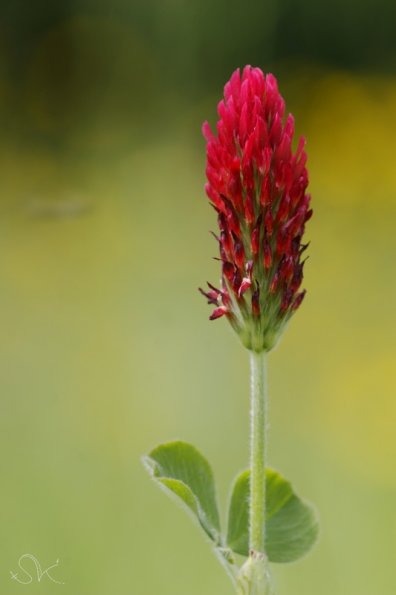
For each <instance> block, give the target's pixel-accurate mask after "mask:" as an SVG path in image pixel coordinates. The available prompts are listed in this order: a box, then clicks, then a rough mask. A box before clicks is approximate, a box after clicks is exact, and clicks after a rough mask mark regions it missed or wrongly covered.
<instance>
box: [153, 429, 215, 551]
mask: <svg viewBox="0 0 396 595" xmlns="http://www.w3.org/2000/svg"><path fill="white" fill-rule="evenodd" d="M143 462H144V464H145V466H146V468H147V469H148V471H149V472H150V474H151V476H152V477H153V478H154V479H155V481H156V482H158V484H159V485H160V486H161V487H163V488H165V490H166V491H167V492H168V493H170V494H174V495H176V496H177V497H178V498H179V499H180V500H181V501H182V503H183V504H184V505H185V506H187V508H188V510H189V511H191V512H192V513H193V515H195V517H196V518H197V520H198V521H199V523H200V524H201V526H202V527H203V529H204V530H205V531H206V533H207V534H208V535H209V537H210V538H211V539H213V541H215V542H216V543H217V542H218V541H219V534H220V521H219V513H218V509H217V503H216V494H215V486H214V479H213V472H212V469H211V467H210V465H209V463H208V461H207V460H206V459H205V457H203V456H202V455H201V453H200V452H198V450H197V449H196V448H195V447H194V446H192V445H191V444H188V443H187V442H181V441H176V442H167V443H166V444H161V445H160V446H158V447H157V448H155V449H154V450H152V451H151V452H150V453H149V455H148V456H147V457H144V459H143Z"/></svg>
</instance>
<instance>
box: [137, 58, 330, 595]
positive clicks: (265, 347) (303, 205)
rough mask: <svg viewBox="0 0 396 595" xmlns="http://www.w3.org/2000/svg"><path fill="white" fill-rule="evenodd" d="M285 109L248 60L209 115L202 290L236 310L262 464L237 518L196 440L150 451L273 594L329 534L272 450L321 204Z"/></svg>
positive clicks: (157, 468)
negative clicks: (212, 252)
mask: <svg viewBox="0 0 396 595" xmlns="http://www.w3.org/2000/svg"><path fill="white" fill-rule="evenodd" d="M284 112H285V103H284V100H283V98H282V96H281V95H280V93H279V91H278V86H277V82H276V79H275V77H274V76H273V75H271V74H268V75H264V74H263V72H262V71H261V70H260V69H259V68H252V67H250V66H246V67H245V68H244V70H243V73H242V74H241V73H240V71H239V70H236V71H235V72H234V74H233V75H232V77H231V79H230V80H229V82H227V84H226V85H225V88H224V99H223V100H222V101H220V103H219V105H218V113H219V117H220V119H219V121H218V122H217V127H216V128H217V134H213V132H212V131H211V129H210V127H209V125H208V124H207V123H205V124H204V125H203V132H204V136H205V138H206V141H207V167H206V174H207V179H208V183H207V185H206V193H207V195H208V197H209V200H210V202H211V204H212V206H213V207H214V209H215V211H216V213H217V221H218V226H219V232H218V234H214V235H215V237H216V240H217V242H218V245H219V257H218V260H219V262H220V273H221V274H220V283H219V286H218V287H217V286H215V285H212V284H210V283H208V290H207V291H206V290H205V291H204V290H202V289H200V291H201V293H203V294H204V295H205V297H206V298H207V300H208V302H209V303H210V304H212V305H213V306H214V310H213V312H212V314H211V316H210V318H211V320H215V319H218V318H221V317H224V318H226V319H227V320H228V321H229V323H230V324H231V326H232V327H233V329H234V330H235V331H236V332H237V334H238V335H239V337H240V339H241V341H242V343H243V344H244V346H245V347H247V348H248V349H249V351H250V361H251V428H250V466H249V468H248V469H247V470H246V471H243V472H242V473H240V474H239V475H238V476H237V477H236V479H235V480H234V483H233V486H232V489H231V495H230V499H229V508H228V513H227V526H226V528H225V530H224V529H223V528H222V527H221V526H220V514H219V510H218V504H217V497H216V489H215V482H214V477H213V472H212V469H211V467H210V465H209V463H208V461H207V460H206V459H205V457H204V456H203V455H202V454H201V453H200V452H199V451H198V450H197V449H196V448H195V447H194V446H192V445H191V444H188V443H186V442H181V441H173V442H168V443H165V444H162V445H160V446H158V447H157V448H155V449H154V450H152V451H151V452H150V453H149V454H148V455H147V456H146V457H144V464H145V466H146V468H147V470H148V471H149V473H150V474H151V476H152V477H153V479H154V480H155V481H156V482H157V483H158V484H159V485H160V486H161V487H162V488H163V489H165V491H167V492H168V493H170V494H172V495H173V496H177V498H178V499H179V501H180V502H181V503H182V504H183V505H184V507H185V508H186V509H187V510H188V511H189V513H190V514H191V515H192V516H193V517H194V518H195V520H196V521H197V523H198V524H199V525H200V527H201V529H202V530H203V531H204V533H205V534H206V536H207V538H208V539H209V540H210V541H211V542H212V545H213V548H214V551H215V553H216V555H217V557H218V559H219V560H220V562H221V563H222V565H223V567H224V568H225V570H226V571H227V574H228V575H229V577H230V578H231V580H232V582H233V585H234V587H235V591H236V592H237V593H238V595H273V594H274V593H275V590H274V586H273V582H272V578H271V574H270V563H288V562H294V561H296V560H298V559H299V558H301V557H302V556H304V555H305V554H306V553H307V552H308V551H309V550H310V549H311V548H312V546H313V545H314V543H315V542H316V540H317V536H318V521H317V515H316V513H315V510H314V509H313V507H312V506H311V505H310V504H309V503H307V502H306V501H305V500H303V499H301V498H300V497H299V496H298V495H297V494H296V493H295V491H294V489H293V487H292V485H291V484H290V482H289V481H287V480H286V479H285V478H284V477H283V476H282V475H281V474H280V473H278V472H277V471H275V470H273V469H271V468H269V467H268V466H267V461H266V451H267V438H266V426H267V405H266V404H267V391H266V358H267V352H269V351H270V350H271V349H272V348H273V347H274V346H275V345H276V344H277V342H278V339H279V337H280V335H281V333H282V332H283V330H284V328H285V326H286V324H287V323H288V321H289V319H290V317H291V316H292V315H293V313H294V312H295V311H296V310H297V309H298V308H299V306H300V304H301V302H302V300H303V298H304V295H305V291H303V290H301V283H302V279H303V266H304V258H303V254H304V252H305V250H306V248H307V244H306V243H304V241H303V234H304V230H305V224H306V222H307V221H308V219H309V218H310V217H311V215H312V211H311V209H310V207H309V204H310V195H309V194H307V192H306V189H307V185H308V174H307V169H306V153H305V151H304V145H305V141H304V139H300V141H299V142H298V144H297V148H296V150H295V152H293V149H292V141H293V135H294V119H293V116H291V115H290V114H289V115H288V116H287V117H286V118H285V117H284ZM241 557H242V563H240V560H241ZM243 560H244V561H243Z"/></svg>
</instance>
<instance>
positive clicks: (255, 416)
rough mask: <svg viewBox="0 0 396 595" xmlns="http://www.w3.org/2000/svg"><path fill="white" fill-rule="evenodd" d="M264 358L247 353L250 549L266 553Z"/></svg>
mask: <svg viewBox="0 0 396 595" xmlns="http://www.w3.org/2000/svg"><path fill="white" fill-rule="evenodd" d="M266 364H267V355H266V353H265V352H261V353H255V352H253V351H251V352H250V374H251V401H250V403H251V405H250V474H251V475H250V518H249V548H250V550H251V551H253V552H257V553H261V554H264V553H265V496H266V494H265V466H266V454H267V453H266V450H267V449H266V425H267V382H266V380H267V378H266V376H267V365H266Z"/></svg>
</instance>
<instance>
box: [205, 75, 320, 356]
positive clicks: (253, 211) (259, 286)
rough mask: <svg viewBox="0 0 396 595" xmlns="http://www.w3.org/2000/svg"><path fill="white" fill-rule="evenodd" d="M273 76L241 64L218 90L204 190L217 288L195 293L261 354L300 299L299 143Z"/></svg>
mask: <svg viewBox="0 0 396 595" xmlns="http://www.w3.org/2000/svg"><path fill="white" fill-rule="evenodd" d="M284 111H285V102H284V99H283V98H282V96H281V95H280V93H279V91H278V85H277V81H276V79H275V77H274V76H273V75H272V74H267V75H264V74H263V72H262V71H261V70H260V69H259V68H252V67H251V66H246V67H245V68H244V70H243V73H242V76H241V74H240V71H239V69H238V70H236V71H235V72H234V74H233V75H232V77H231V79H230V80H229V82H228V83H227V84H226V86H225V87H224V100H222V101H220V103H219V105H218V113H219V116H220V119H219V121H218V122H217V136H215V135H214V134H213V133H212V131H211V129H210V127H209V124H208V123H207V122H205V123H204V125H203V134H204V136H205V139H206V141H207V165H206V176H207V179H208V183H207V184H206V187H205V189H206V193H207V195H208V197H209V200H210V202H211V204H212V205H213V207H214V208H215V210H216V212H217V214H218V224H219V230H220V232H219V235H218V236H216V239H217V240H218V243H219V248H220V259H219V260H220V262H221V269H222V275H221V286H220V288H219V289H217V288H216V287H214V286H213V285H210V284H208V285H209V290H208V291H203V290H202V289H201V290H200V291H201V293H203V294H204V295H205V296H206V297H207V299H208V302H209V303H210V304H213V305H215V306H216V307H215V309H214V311H213V313H212V315H211V317H210V318H211V320H214V319H216V318H219V317H220V316H226V317H227V318H228V320H229V322H230V323H231V325H232V326H233V328H234V329H235V330H236V331H237V332H238V334H239V335H240V337H241V339H242V342H243V343H244V345H245V346H246V347H247V348H248V349H252V350H254V351H264V350H266V351H268V350H270V349H272V347H273V346H274V345H275V344H276V342H277V340H278V338H279V336H280V334H281V332H282V329H283V328H284V326H285V324H286V323H287V321H288V320H289V318H290V317H291V315H292V314H293V312H294V311H295V310H297V308H298V307H299V305H300V304H301V302H302V300H303V298H304V295H305V291H300V285H301V282H302V278H303V265H304V262H303V261H302V260H301V255H302V253H303V252H304V250H305V249H306V247H307V245H306V244H303V243H302V236H303V233H304V227H305V223H306V221H308V219H309V218H310V217H311V215H312V211H311V210H310V209H309V202H310V195H309V194H307V193H306V188H307V185H308V173H307V170H306V167H305V163H306V159H307V156H306V153H305V151H304V146H305V140H304V139H303V138H300V140H299V143H298V146H297V150H296V151H295V152H294V153H293V150H292V140H293V135H294V118H293V116H292V115H291V114H289V115H288V116H287V118H286V119H285V120H284Z"/></svg>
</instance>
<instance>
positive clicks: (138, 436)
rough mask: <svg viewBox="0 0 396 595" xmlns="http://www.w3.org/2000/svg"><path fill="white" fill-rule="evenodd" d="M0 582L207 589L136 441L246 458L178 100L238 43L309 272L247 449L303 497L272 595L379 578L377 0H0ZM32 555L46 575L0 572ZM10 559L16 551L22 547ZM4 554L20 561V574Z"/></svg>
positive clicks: (382, 304)
mask: <svg viewBox="0 0 396 595" xmlns="http://www.w3.org/2000/svg"><path fill="white" fill-rule="evenodd" d="M0 15H1V18H0V129H1V135H0V172H1V174H0V187H1V196H0V271H1V274H0V279H1V281H0V304H1V307H0V328H1V337H2V338H1V342H0V389H1V416H0V447H1V457H0V461H1V463H0V465H1V466H0V472H1V486H2V487H1V492H0V502H1V506H0V519H1V541H0V592H1V593H7V595H14V594H17V593H28V592H29V593H32V594H34V595H36V594H43V595H46V594H51V595H55V594H56V593H66V594H67V595H109V594H110V593H111V594H116V595H127V594H128V595H129V594H133V595H154V594H155V595H159V594H161V595H185V594H186V593H188V594H189V595H203V594H205V595H210V594H216V595H231V593H232V586H231V584H229V583H228V579H227V578H226V576H225V575H224V573H223V571H222V569H221V568H220V566H218V563H217V561H216V560H215V558H214V557H213V556H212V555H211V553H210V551H209V549H208V547H207V545H206V543H205V542H204V540H203V539H202V537H201V535H200V532H199V530H198V529H197V528H195V527H193V526H192V525H191V522H190V520H189V519H188V518H187V517H186V516H185V515H184V513H183V511H181V510H179V509H177V507H175V506H174V504H173V503H172V502H171V501H170V500H169V501H168V500H167V499H166V498H165V497H164V495H163V494H162V493H160V492H159V491H158V490H157V488H156V487H155V486H154V484H152V483H151V482H150V480H149V478H148V477H147V476H146V474H145V472H144V470H143V469H142V466H141V464H140V456H141V455H142V454H143V453H145V452H147V451H148V450H149V449H150V448H151V447H152V446H154V445H156V444H157V443H158V442H160V441H165V440H167V439H172V438H182V439H185V440H189V441H191V442H194V443H195V444H196V445H197V446H198V447H199V448H200V449H201V450H202V451H203V452H204V453H205V454H206V455H207V457H208V458H209V459H210V461H211V462H212V464H213V467H214V469H215V473H216V477H217V481H218V491H219V498H220V500H221V503H222V505H223V510H224V507H225V502H226V500H227V493H228V486H229V484H230V482H231V480H232V478H233V476H234V475H235V473H236V472H237V471H239V470H241V469H243V468H244V467H245V466H246V462H247V457H248V376H247V375H248V357H247V353H246V352H244V350H243V349H242V348H241V347H240V345H239V343H238V341H237V339H236V338H235V337H234V336H233V335H232V333H231V331H230V329H229V328H228V327H227V325H226V323H225V322H224V321H218V322H216V323H209V322H208V320H207V318H208V315H209V310H208V308H207V306H206V304H205V303H204V300H203V299H202V298H201V297H200V296H199V294H198V293H197V291H196V288H197V286H198V285H202V284H203V283H204V282H205V280H207V279H208V280H211V281H216V279H217V276H218V271H217V265H216V263H215V262H214V261H213V260H211V257H212V256H213V255H215V253H216V246H215V244H214V241H213V239H212V238H211V237H210V235H209V233H208V230H209V229H213V228H214V226H215V219H214V215H213V212H212V210H211V209H210V207H209V206H208V204H207V201H206V199H205V196H204V192H203V184H204V160H205V156H204V143H203V140H202V138H201V133H200V125H201V122H202V121H203V120H204V119H207V118H208V119H209V120H210V121H211V122H212V123H213V122H214V121H215V119H216V104H217V101H218V100H219V98H220V95H221V91H222V86H223V84H224V82H225V81H226V80H227V79H228V77H229V75H230V74H231V72H232V71H233V70H234V69H235V68H236V67H237V66H243V65H244V64H246V63H251V64H254V65H258V66H260V67H261V68H262V69H263V70H265V71H272V72H274V73H275V74H276V75H277V77H278V79H279V84H280V87H281V90H282V92H283V94H284V96H285V98H286V100H287V105H288V108H289V110H290V111H292V112H293V113H294V114H295V116H296V121H297V129H298V132H299V133H304V134H305V136H306V137H307V139H308V153H309V166H310V176H311V191H312V194H313V206H314V210H315V216H314V218H313V219H312V221H311V222H310V223H309V231H308V235H309V239H310V240H311V247H310V250H309V252H310V259H309V262H308V264H307V268H306V281H305V286H306V287H307V288H308V290H309V293H308V295H307V298H306V301H305V303H304V305H303V307H302V308H301V310H300V311H299V313H298V315H297V316H296V317H295V318H294V319H293V321H292V323H291V324H290V327H289V330H288V332H287V333H286V336H285V337H284V339H283V341H282V344H281V346H280V347H279V349H278V350H277V351H276V352H274V353H273V354H272V355H271V358H270V390H271V407H270V410H271V436H270V438H271V443H270V460H271V463H272V465H274V466H276V467H278V468H279V469H280V470H281V471H282V472H283V473H284V474H285V475H287V476H288V477H289V478H290V479H291V480H292V481H293V483H294V485H295V486H296V489H297V490H298V492H299V493H301V494H302V495H304V496H306V497H307V498H309V499H311V500H312V501H314V502H315V503H316V505H317V507H318V509H319V511H320V516H321V531H322V534H321V539H320V543H319V545H318V547H317V548H316V549H315V551H314V552H313V553H312V554H311V555H310V556H309V557H307V558H306V559H304V560H303V561H301V562H300V563H298V564H295V565H289V566H277V567H275V568H274V574H275V577H276V581H277V584H278V589H279V594H280V595H318V594H320V595H335V594H337V595H373V594H379V593H380V594H381V595H394V593H395V592H396V564H395V551H396V506H395V502H396V471H395V456H396V432H395V427H396V399H395V396H396V395H395V388H396V387H395V370H396V346H395V323H396V317H395V302H396V279H395V250H396V239H395V233H394V229H395V225H394V221H395V217H396V200H395V199H396V167H395V155H396V140H395V139H396V134H395V131H396V70H395V67H396V37H395V35H394V25H395V22H396V4H395V3H394V2H391V1H390V0H365V1H364V2H361V1H358V0H343V1H341V0H340V1H334V0H333V1H331V2H330V1H329V0H325V1H323V2H321V3H318V2H316V1H314V0H304V1H302V2H298V3H297V2H293V0H266V1H263V0H261V1H258V0H254V1H250V2H240V1H238V2H236V1H234V0H227V1H226V0H190V1H189V2H187V1H184V2H183V1H182V0H146V1H145V2H143V1H141V2H138V1H134V0H128V1H127V0H112V2H109V1H105V0H96V1H95V2H94V1H91V0H62V2H44V1H37V2H24V1H23V0H12V1H7V0H1V2H0ZM24 553H30V554H32V555H34V556H35V557H36V558H37V559H38V560H39V561H40V563H41V564H42V566H43V569H45V568H46V567H48V566H50V565H51V564H53V563H54V562H55V561H56V560H57V559H58V558H59V560H60V565H59V568H57V569H55V571H54V572H53V576H54V577H56V578H57V579H58V580H60V581H65V583H66V584H65V585H56V584H53V583H51V582H49V581H48V580H47V578H46V577H45V576H44V577H43V578H42V581H41V582H40V583H38V582H37V579H35V580H34V582H32V583H31V584H29V585H20V584H18V583H16V582H15V581H13V580H11V577H10V571H11V570H12V571H14V572H15V571H17V561H18V558H19V557H20V556H21V555H22V554H24ZM25 566H26V568H30V570H31V572H32V574H33V573H34V570H35V569H34V566H33V565H32V566H30V567H29V565H28V564H26V565H25ZM20 576H21V579H22V580H26V579H27V576H26V575H24V574H23V573H21V575H20Z"/></svg>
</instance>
